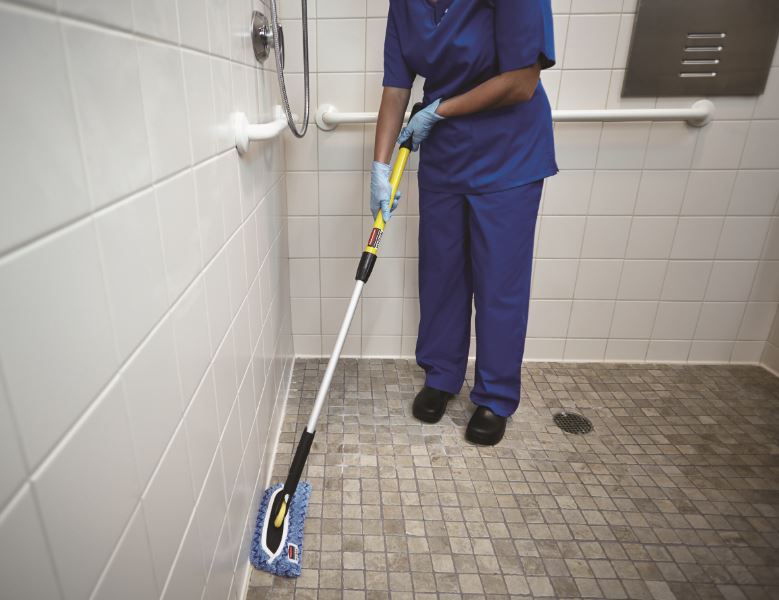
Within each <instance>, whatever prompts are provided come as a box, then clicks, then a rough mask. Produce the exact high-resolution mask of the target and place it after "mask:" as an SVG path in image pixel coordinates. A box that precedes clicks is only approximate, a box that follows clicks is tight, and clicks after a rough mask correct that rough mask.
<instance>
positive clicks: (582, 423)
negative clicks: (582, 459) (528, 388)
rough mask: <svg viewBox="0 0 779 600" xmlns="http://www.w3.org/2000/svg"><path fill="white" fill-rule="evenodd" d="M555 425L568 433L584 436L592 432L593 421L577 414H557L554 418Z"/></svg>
mask: <svg viewBox="0 0 779 600" xmlns="http://www.w3.org/2000/svg"><path fill="white" fill-rule="evenodd" d="M554 423H555V425H557V426H558V427H559V428H560V429H562V430H563V431H564V432H566V433H575V434H577V435H583V434H585V433H590V432H591V431H592V421H590V420H589V419H588V418H587V417H584V416H582V415H580V414H577V413H572V412H561V413H557V414H556V415H555V416H554Z"/></svg>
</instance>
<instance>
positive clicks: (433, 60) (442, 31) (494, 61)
mask: <svg viewBox="0 0 779 600" xmlns="http://www.w3.org/2000/svg"><path fill="white" fill-rule="evenodd" d="M389 4H390V7H389V15H388V18H387V33H386V37H385V43H384V85H385V86H388V87H401V88H410V87H411V85H412V84H413V82H414V77H415V76H417V75H419V76H421V77H424V78H425V86H424V98H423V102H424V103H425V104H428V103H430V102H433V101H434V100H436V99H439V98H441V99H444V100H445V99H447V98H451V97H453V96H457V95H460V94H464V93H465V92H467V91H469V90H471V89H473V88H475V87H477V86H478V85H480V84H481V83H484V82H485V81H487V80H489V79H491V78H493V77H496V76H497V75H500V74H501V73H505V72H507V71H514V70H517V69H523V68H526V67H531V66H533V65H535V64H538V65H539V66H540V68H542V69H547V68H549V67H551V66H553V65H554V64H555V53H554V31H553V27H552V7H551V0H437V1H433V0H390V3H389ZM555 173H557V164H556V162H555V152H554V135H553V128H552V110H551V106H550V104H549V100H548V98H547V96H546V92H545V90H544V86H543V85H542V83H541V82H540V81H539V82H538V85H537V87H536V90H535V92H534V94H533V96H532V98H530V99H528V100H527V101H525V102H519V103H516V104H512V105H510V106H503V107H499V108H493V109H489V110H485V111H481V112H477V113H473V114H468V115H463V116H459V117H452V118H449V119H446V120H444V121H441V122H439V123H438V124H437V125H436V126H435V127H434V128H433V130H432V132H431V134H430V136H429V137H428V138H427V140H426V141H425V143H424V144H422V148H421V151H420V164H419V187H420V189H430V190H434V191H441V192H453V193H466V194H468V193H470V194H487V193H492V192H497V191H502V190H507V189H510V188H513V187H519V186H521V185H525V184H527V183H531V182H533V181H538V180H540V179H544V178H546V177H549V176H551V175H554V174H555Z"/></svg>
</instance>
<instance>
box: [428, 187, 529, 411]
mask: <svg viewBox="0 0 779 600" xmlns="http://www.w3.org/2000/svg"><path fill="white" fill-rule="evenodd" d="M542 188H543V180H541V181H536V182H533V183H530V184H527V185H523V186H520V187H516V188H512V189H509V190H505V191H502V192H495V193H490V194H480V195H470V194H451V193H438V192H432V191H429V190H420V198H419V307H420V321H419V335H418V337H417V346H416V359H417V364H419V366H420V367H422V368H423V369H424V370H425V374H426V377H425V384H426V385H428V386H430V387H433V388H436V389H439V390H444V391H447V392H451V393H453V394H457V393H459V392H460V389H461V388H462V385H463V382H464V380H465V368H466V366H467V364H468V348H469V345H470V340H471V302H472V299H473V300H474V301H475V302H474V304H475V307H476V377H475V383H474V386H473V389H472V390H471V401H472V402H473V403H474V404H477V405H481V406H486V407H488V408H490V409H491V410H492V411H493V412H495V413H496V414H498V415H501V416H506V417H507V416H510V415H512V414H513V413H514V412H515V411H516V410H517V408H518V407H519V392H520V370H521V366H522V355H523V354H524V350H525V334H526V333H527V315H528V304H529V301H530V275H531V271H532V265H533V238H534V234H535V225H536V217H537V216H538V206H539V203H540V201H541V190H542Z"/></svg>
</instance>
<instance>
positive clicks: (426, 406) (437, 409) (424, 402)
mask: <svg viewBox="0 0 779 600" xmlns="http://www.w3.org/2000/svg"><path fill="white" fill-rule="evenodd" d="M452 398H454V394H450V393H449V392H444V391H442V390H437V389H435V388H431V387H427V386H425V387H423V388H422V390H421V391H420V392H419V393H418V394H417V397H416V398H414V405H413V406H412V410H411V412H412V413H413V414H414V416H415V417H416V418H417V419H419V420H420V421H424V422H425V423H438V421H440V420H441V417H443V416H444V412H445V411H446V403H447V402H449V400H451V399H452Z"/></svg>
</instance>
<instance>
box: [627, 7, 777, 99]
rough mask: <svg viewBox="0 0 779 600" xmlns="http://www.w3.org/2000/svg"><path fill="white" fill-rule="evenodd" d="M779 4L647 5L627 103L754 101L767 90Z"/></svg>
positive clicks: (636, 32)
mask: <svg viewBox="0 0 779 600" xmlns="http://www.w3.org/2000/svg"><path fill="white" fill-rule="evenodd" d="M777 34H779V0H639V6H638V14H637V16H636V22H635V26H634V28H633V39H632V41H631V46H630V56H629V58H628V66H627V71H626V72H625V81H624V85H623V88H622V95H623V96H723V95H727V96H748V95H756V94H761V93H762V92H763V91H764V89H765V84H766V80H767V79H768V73H769V71H770V69H771V60H772V58H773V56H774V50H775V48H776V43H777Z"/></svg>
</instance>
